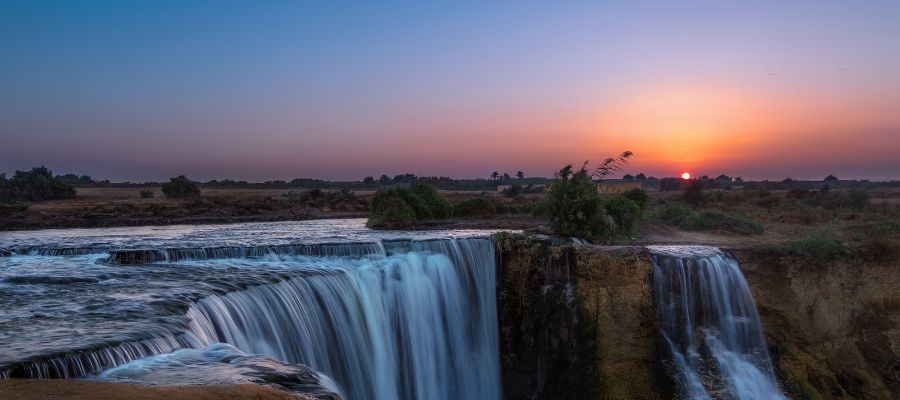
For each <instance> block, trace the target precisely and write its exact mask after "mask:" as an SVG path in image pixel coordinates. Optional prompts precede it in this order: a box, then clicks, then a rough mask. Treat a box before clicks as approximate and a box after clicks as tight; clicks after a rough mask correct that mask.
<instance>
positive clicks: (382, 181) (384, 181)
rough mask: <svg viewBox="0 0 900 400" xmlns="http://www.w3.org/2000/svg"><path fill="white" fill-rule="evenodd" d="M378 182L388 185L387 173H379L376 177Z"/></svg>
mask: <svg viewBox="0 0 900 400" xmlns="http://www.w3.org/2000/svg"><path fill="white" fill-rule="evenodd" d="M378 183H379V184H381V185H390V184H391V178H390V177H389V176H387V175H381V178H378Z"/></svg>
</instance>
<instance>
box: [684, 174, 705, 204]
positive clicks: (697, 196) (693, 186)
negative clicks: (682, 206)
mask: <svg viewBox="0 0 900 400" xmlns="http://www.w3.org/2000/svg"><path fill="white" fill-rule="evenodd" d="M682 196H683V197H684V201H686V202H688V203H690V204H691V205H692V206H694V207H697V206H699V205H700V204H702V203H703V200H704V194H703V181H701V180H699V179H692V180H691V181H689V182H688V183H687V186H685V188H684V193H683V194H682Z"/></svg>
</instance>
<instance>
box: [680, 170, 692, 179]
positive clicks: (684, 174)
mask: <svg viewBox="0 0 900 400" xmlns="http://www.w3.org/2000/svg"><path fill="white" fill-rule="evenodd" d="M681 179H684V180H688V179H691V174H689V173H687V172H685V173H683V174H681Z"/></svg>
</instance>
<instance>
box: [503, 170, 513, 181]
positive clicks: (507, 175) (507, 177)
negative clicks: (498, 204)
mask: <svg viewBox="0 0 900 400" xmlns="http://www.w3.org/2000/svg"><path fill="white" fill-rule="evenodd" d="M510 179H512V177H511V176H509V174H508V173H506V172H504V173H503V180H505V181H508V180H510Z"/></svg>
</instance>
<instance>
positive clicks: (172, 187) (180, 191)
mask: <svg viewBox="0 0 900 400" xmlns="http://www.w3.org/2000/svg"><path fill="white" fill-rule="evenodd" d="M162 192H163V194H164V195H166V197H171V198H175V199H180V198H186V197H198V196H200V187H199V186H197V183H196V182H194V181H192V180H190V179H188V178H187V177H186V176H184V175H180V176H177V177H174V178H170V179H169V182H166V183H164V184H163V185H162Z"/></svg>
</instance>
